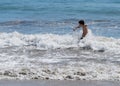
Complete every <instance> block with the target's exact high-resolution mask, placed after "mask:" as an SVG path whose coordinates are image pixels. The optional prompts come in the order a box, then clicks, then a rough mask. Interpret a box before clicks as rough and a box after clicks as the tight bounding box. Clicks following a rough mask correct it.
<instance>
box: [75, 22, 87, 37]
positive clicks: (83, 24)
mask: <svg viewBox="0 0 120 86" xmlns="http://www.w3.org/2000/svg"><path fill="white" fill-rule="evenodd" d="M78 23H79V25H78V26H77V27H75V29H73V31H75V30H77V29H78V28H80V27H82V30H83V33H82V37H81V38H80V39H83V38H84V37H85V36H86V35H87V33H88V29H87V25H85V22H84V20H80V21H79V22H78Z"/></svg>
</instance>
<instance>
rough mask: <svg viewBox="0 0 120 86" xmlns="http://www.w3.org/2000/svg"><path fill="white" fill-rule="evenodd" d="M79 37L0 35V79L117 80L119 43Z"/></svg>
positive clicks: (119, 70) (95, 37)
mask: <svg viewBox="0 0 120 86" xmlns="http://www.w3.org/2000/svg"><path fill="white" fill-rule="evenodd" d="M80 36H81V32H80V33H77V32H74V33H73V34H72V35H71V34H68V35H56V34H31V35H25V34H21V33H18V32H13V33H0V79H60V80H65V79H72V80H80V79H84V80H85V79H86V80H120V66H119V64H120V39H115V38H108V37H100V36H94V35H93V34H92V32H91V31H89V34H88V35H87V36H86V38H84V39H83V40H81V41H80V42H79V43H78V38H79V37H80ZM94 51H102V52H94ZM103 51H105V52H103Z"/></svg>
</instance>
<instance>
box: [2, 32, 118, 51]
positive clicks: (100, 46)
mask: <svg viewBox="0 0 120 86" xmlns="http://www.w3.org/2000/svg"><path fill="white" fill-rule="evenodd" d="M80 37H81V32H74V33H73V34H65V35H57V34H29V35H26V34H21V33H18V32H12V33H0V46H1V48H4V47H14V46H18V47H21V46H35V47H36V48H39V49H56V48H71V47H74V48H78V47H82V48H90V49H92V50H110V51H111V50H112V51H114V50H115V51H116V50H119V49H120V39H115V38H108V37H102V36H94V35H93V34H92V32H91V31H89V34H88V35H87V36H86V38H84V39H83V40H80V42H79V43H78V39H79V38H80Z"/></svg>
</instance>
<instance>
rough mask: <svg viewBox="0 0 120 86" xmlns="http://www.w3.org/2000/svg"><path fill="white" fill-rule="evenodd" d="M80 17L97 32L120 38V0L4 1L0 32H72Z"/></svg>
mask: <svg viewBox="0 0 120 86" xmlns="http://www.w3.org/2000/svg"><path fill="white" fill-rule="evenodd" d="M79 19H84V20H85V21H86V24H88V27H89V28H90V29H91V30H92V32H93V34H95V35H99V36H107V37H114V38H120V0H99V1H98V0H1V1H0V32H14V31H17V32H19V33H23V34H36V33H53V34H71V33H72V28H73V27H74V26H76V25H77V22H78V20H79Z"/></svg>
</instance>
